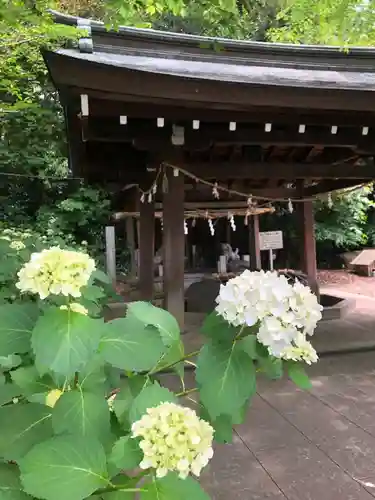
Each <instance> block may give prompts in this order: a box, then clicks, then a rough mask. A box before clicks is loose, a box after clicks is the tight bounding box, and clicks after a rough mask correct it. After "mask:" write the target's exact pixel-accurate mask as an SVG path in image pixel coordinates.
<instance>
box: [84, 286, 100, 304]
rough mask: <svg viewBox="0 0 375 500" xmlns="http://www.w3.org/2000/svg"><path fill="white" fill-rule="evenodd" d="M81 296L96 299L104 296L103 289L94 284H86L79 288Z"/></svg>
mask: <svg viewBox="0 0 375 500" xmlns="http://www.w3.org/2000/svg"><path fill="white" fill-rule="evenodd" d="M81 293H82V297H83V298H84V299H86V300H90V301H93V302H95V301H97V300H99V299H101V298H103V297H104V296H105V293H104V292H103V289H102V288H100V287H99V286H96V285H87V286H85V287H83V288H81Z"/></svg>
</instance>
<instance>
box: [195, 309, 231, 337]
mask: <svg viewBox="0 0 375 500" xmlns="http://www.w3.org/2000/svg"><path fill="white" fill-rule="evenodd" d="M200 331H201V333H202V334H203V335H205V336H206V337H210V338H211V339H213V340H217V341H220V340H222V341H224V342H228V343H229V342H232V341H233V340H234V339H235V337H236V336H237V335H238V333H239V331H240V328H239V327H235V326H232V325H230V324H229V323H228V322H227V321H226V320H225V319H224V318H223V317H222V316H220V315H219V314H217V313H216V311H212V312H211V313H210V314H209V315H208V316H206V317H205V319H204V321H203V325H202V327H201V330H200Z"/></svg>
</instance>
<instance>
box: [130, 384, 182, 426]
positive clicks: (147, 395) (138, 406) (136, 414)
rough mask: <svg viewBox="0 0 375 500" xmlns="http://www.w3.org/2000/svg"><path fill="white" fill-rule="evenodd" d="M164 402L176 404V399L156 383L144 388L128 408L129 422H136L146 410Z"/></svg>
mask: <svg viewBox="0 0 375 500" xmlns="http://www.w3.org/2000/svg"><path fill="white" fill-rule="evenodd" d="M164 402H169V403H177V398H176V396H175V395H174V394H173V393H172V392H171V391H169V390H168V389H166V388H165V387H161V386H160V384H158V382H154V383H153V384H152V385H148V386H146V387H145V388H144V389H142V391H141V392H140V393H139V394H138V396H137V397H136V398H135V399H134V401H133V404H132V406H131V408H130V415H129V417H130V422H136V421H137V420H139V419H140V418H141V417H142V416H143V415H144V414H145V413H146V412H147V409H148V408H154V407H155V406H159V405H160V404H161V403H164Z"/></svg>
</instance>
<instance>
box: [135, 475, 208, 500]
mask: <svg viewBox="0 0 375 500" xmlns="http://www.w3.org/2000/svg"><path fill="white" fill-rule="evenodd" d="M142 490H143V491H142V492H141V493H140V500H176V499H178V500H192V499H194V500H210V498H209V496H208V495H207V493H205V492H204V491H203V490H202V488H201V486H200V484H199V483H198V482H197V481H196V480H195V479H193V478H192V477H187V478H186V479H180V478H179V477H178V476H177V475H176V474H174V473H169V474H168V475H167V476H165V477H163V478H161V479H156V478H153V480H152V482H149V483H146V484H144V485H142Z"/></svg>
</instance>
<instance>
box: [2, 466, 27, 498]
mask: <svg viewBox="0 0 375 500" xmlns="http://www.w3.org/2000/svg"><path fill="white" fill-rule="evenodd" d="M22 490H23V488H22V485H21V481H20V471H19V469H18V467H17V465H11V464H0V498H1V500H31V497H30V496H29V495H27V494H26V493H24V492H23V491H22Z"/></svg>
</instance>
